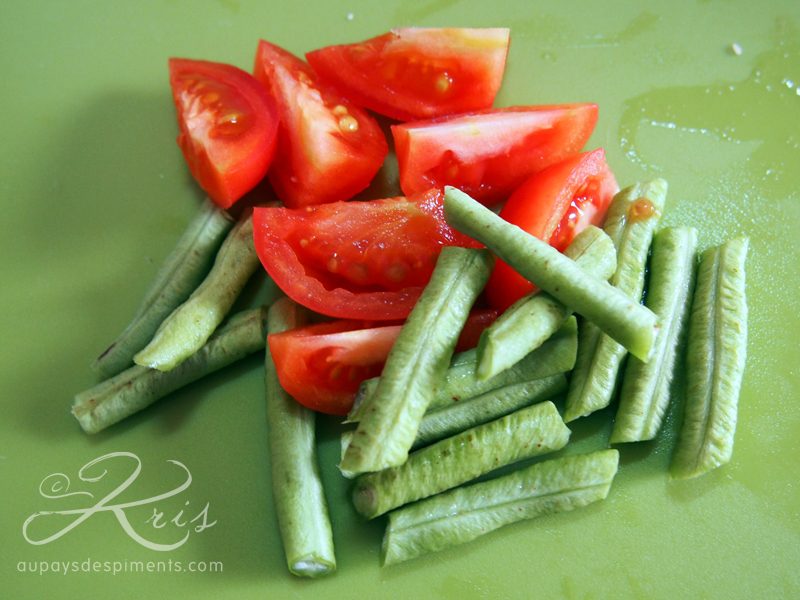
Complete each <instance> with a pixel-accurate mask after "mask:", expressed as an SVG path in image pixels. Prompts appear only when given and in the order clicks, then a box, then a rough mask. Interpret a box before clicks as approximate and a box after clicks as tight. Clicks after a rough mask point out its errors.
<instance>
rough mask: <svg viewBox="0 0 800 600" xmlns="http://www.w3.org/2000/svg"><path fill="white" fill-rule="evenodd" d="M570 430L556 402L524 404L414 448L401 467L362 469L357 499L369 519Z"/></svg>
mask: <svg viewBox="0 0 800 600" xmlns="http://www.w3.org/2000/svg"><path fill="white" fill-rule="evenodd" d="M569 434H570V431H569V429H567V427H566V425H564V422H563V421H562V420H561V416H560V415H559V414H558V410H557V409H556V407H555V404H553V403H552V402H543V403H542V404H537V405H535V406H530V407H528V408H523V409H522V410H518V411H516V412H514V413H511V414H510V415H506V416H505V417H502V418H500V419H497V420H495V421H491V422H489V423H485V424H484V425H479V426H478V427H473V428H472V429H467V430H466V431H462V432H461V433H459V434H457V435H454V436H453V437H449V438H447V439H444V440H441V441H440V442H437V443H435V444H432V445H430V446H428V447H426V448H423V449H422V450H417V451H416V452H412V453H411V454H410V455H409V456H408V460H407V461H406V462H405V463H403V464H402V465H400V466H399V467H393V468H391V469H384V470H383V471H379V472H377V473H368V474H366V475H362V476H361V477H359V478H358V479H357V480H356V483H355V487H354V489H353V504H354V505H355V508H356V510H357V511H358V512H359V513H361V514H362V515H363V516H365V517H367V518H368V519H371V518H373V517H377V516H378V515H382V514H383V513H385V512H388V511H390V510H392V509H394V508H397V507H398V506H402V505H404V504H408V503H409V502H414V501H415V500H419V499H420V498H427V497H428V496H432V495H434V494H438V493H439V492H443V491H445V490H449V489H450V488H453V487H455V486H457V485H460V484H462V483H465V482H467V481H471V480H473V479H475V478H476V477H479V476H481V475H483V474H484V473H488V472H490V471H493V470H495V469H498V468H500V467H502V466H505V465H508V464H512V463H515V462H517V461H520V460H523V459H526V458H531V457H533V456H538V455H540V454H546V453H548V452H553V451H555V450H559V449H561V448H563V447H564V446H565V445H566V444H567V441H568V440H569Z"/></svg>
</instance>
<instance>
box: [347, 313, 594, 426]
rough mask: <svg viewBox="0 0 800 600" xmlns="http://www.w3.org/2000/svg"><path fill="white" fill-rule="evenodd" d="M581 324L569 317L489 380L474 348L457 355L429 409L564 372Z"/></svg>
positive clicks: (352, 418)
mask: <svg viewBox="0 0 800 600" xmlns="http://www.w3.org/2000/svg"><path fill="white" fill-rule="evenodd" d="M577 331H578V326H577V323H576V321H575V318H574V317H570V318H568V319H567V320H566V321H565V322H564V324H563V325H562V326H561V328H560V329H559V330H558V331H557V332H556V333H555V334H554V335H553V336H551V337H550V339H549V340H547V341H546V342H545V343H544V344H542V345H541V346H540V347H539V348H538V349H536V350H534V351H533V352H530V353H529V354H528V355H527V356H526V357H525V358H523V359H522V360H520V361H518V362H517V363H516V364H515V365H514V366H513V367H511V368H509V369H506V370H505V371H502V372H500V373H498V374H497V375H495V376H494V377H492V378H490V379H486V380H482V379H479V378H478V376H477V372H476V371H477V367H478V365H477V351H476V350H475V349H474V348H473V349H471V350H467V351H466V352H460V353H458V354H456V355H455V356H454V357H453V360H452V362H451V363H450V368H449V369H448V370H447V372H446V373H445V375H444V377H443V378H442V380H441V381H440V382H439V383H438V384H437V386H436V389H435V390H434V395H433V399H432V400H431V403H430V405H429V406H428V411H434V410H439V409H441V408H447V407H449V406H452V405H453V404H457V403H460V402H462V401H464V400H466V399H469V398H474V397H476V396H480V395H481V394H485V393H488V392H491V391H493V390H497V389H500V388H503V387H505V386H510V385H515V384H520V383H525V382H528V381H533V380H536V379H541V378H542V377H549V376H551V375H555V374H557V373H564V372H566V371H569V370H570V369H572V367H573V366H574V365H575V355H576V353H577V350H578V337H577ZM378 381H380V378H379V377H375V378H373V379H368V380H367V381H365V382H364V383H363V384H362V385H361V388H360V389H359V391H358V393H357V394H356V401H355V403H354V404H353V410H352V411H351V412H350V414H349V415H348V417H347V418H348V421H349V422H353V423H354V422H357V421H359V420H360V419H361V416H362V415H363V414H364V412H365V411H366V409H367V407H368V406H369V403H370V402H371V401H372V394H373V393H374V389H375V387H377V385H378Z"/></svg>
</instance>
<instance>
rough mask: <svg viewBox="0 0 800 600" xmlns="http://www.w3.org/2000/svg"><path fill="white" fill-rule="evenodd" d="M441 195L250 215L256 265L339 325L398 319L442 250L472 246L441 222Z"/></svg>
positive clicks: (437, 192)
mask: <svg viewBox="0 0 800 600" xmlns="http://www.w3.org/2000/svg"><path fill="white" fill-rule="evenodd" d="M443 202H444V193H443V191H442V190H441V189H433V190H429V191H428V192H425V193H423V194H418V195H416V196H414V197H412V198H408V199H406V198H403V197H399V198H388V199H383V200H370V201H366V202H334V203H331V204H320V205H318V206H309V207H306V208H304V209H289V208H283V207H271V208H266V207H259V208H256V209H255V211H254V213H253V225H254V239H255V246H256V251H257V252H258V256H259V258H260V259H261V263H262V264H263V265H264V268H265V269H266V270H267V272H268V273H269V275H270V277H272V279H273V280H274V281H275V283H276V284H277V285H278V286H279V287H280V288H281V289H282V290H283V291H284V293H286V295H287V296H289V297H290V298H292V299H293V300H295V301H296V302H298V303H300V304H302V305H304V306H307V307H308V308H310V309H312V310H314V311H317V312H319V313H322V314H325V315H330V316H333V317H339V318H344V319H367V320H389V319H404V318H405V317H406V316H408V313H409V312H410V311H411V308H412V307H413V306H414V303H415V302H416V301H417V298H418V297H419V295H420V293H421V292H422V288H423V287H424V286H425V284H426V283H427V282H428V279H430V276H431V272H432V271H433V267H434V265H435V263H436V259H437V257H438V256H439V252H440V251H441V249H442V247H443V246H446V245H447V246H466V247H478V245H477V243H476V242H475V241H473V240H471V239H470V238H468V237H466V236H464V235H462V234H460V233H458V232H456V231H455V230H453V229H452V228H450V226H449V225H448V224H447V222H446V221H445V218H444V208H443Z"/></svg>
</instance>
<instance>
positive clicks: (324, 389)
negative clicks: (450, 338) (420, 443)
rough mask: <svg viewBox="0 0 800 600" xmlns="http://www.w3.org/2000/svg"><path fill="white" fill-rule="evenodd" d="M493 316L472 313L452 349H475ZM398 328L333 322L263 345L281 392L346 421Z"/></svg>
mask: <svg viewBox="0 0 800 600" xmlns="http://www.w3.org/2000/svg"><path fill="white" fill-rule="evenodd" d="M496 318H497V311H495V310H492V309H483V310H479V311H474V312H473V313H472V314H471V315H470V316H469V318H468V319H467V322H466V324H465V325H464V329H463V331H462V332H461V338H460V340H459V344H458V347H457V349H458V350H462V349H467V348H471V347H473V346H475V345H476V344H477V342H478V338H479V337H480V334H481V332H482V331H483V330H484V329H485V328H486V327H488V326H489V325H490V324H491V323H492V322H493V321H494V320H495V319H496ZM401 328H402V325H401V324H391V325H379V326H375V325H374V324H371V323H369V322H364V321H352V320H345V321H333V322H330V323H320V324H316V325H309V326H307V327H302V328H299V329H292V330H289V331H285V332H283V333H276V334H271V335H269V336H268V338H267V340H268V343H269V349H270V354H271V355H272V359H273V361H274V362H275V369H276V372H277V375H278V380H279V381H280V384H281V387H282V388H283V389H284V390H286V392H287V393H288V394H289V395H290V396H292V397H293V398H294V399H295V400H297V401H298V402H299V403H300V404H302V405H303V406H306V407H308V408H311V409H313V410H316V411H319V412H323V413H327V414H333V415H346V414H347V413H348V412H349V411H350V409H351V408H352V406H353V399H354V396H355V393H356V392H357V391H358V387H359V385H361V382H362V381H364V380H365V379H369V378H371V377H377V376H378V375H380V373H381V371H382V370H383V364H384V363H385V362H386V357H387V356H388V355H389V351H390V350H391V349H392V346H393V345H394V342H395V340H396V339H397V336H398V335H400V330H401Z"/></svg>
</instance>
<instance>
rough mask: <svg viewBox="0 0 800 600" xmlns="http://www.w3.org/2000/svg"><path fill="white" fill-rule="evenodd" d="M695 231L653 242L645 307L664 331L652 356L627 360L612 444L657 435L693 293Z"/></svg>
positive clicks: (669, 233) (666, 233)
mask: <svg viewBox="0 0 800 600" xmlns="http://www.w3.org/2000/svg"><path fill="white" fill-rule="evenodd" d="M696 251H697V230H696V229H693V228H691V227H680V228H670V229H662V230H661V231H659V232H658V233H656V235H655V238H654V239H653V255H652V258H651V260H650V281H649V283H648V285H647V303H646V304H647V306H648V307H649V308H650V309H651V310H652V311H653V312H654V313H656V314H657V315H658V318H659V320H660V321H661V329H660V331H659V333H658V337H657V338H656V346H655V350H654V352H653V357H652V358H651V359H650V360H649V361H648V362H646V363H643V362H642V361H640V360H639V359H638V358H635V357H633V356H631V357H629V358H628V362H627V365H626V367H625V375H624V377H623V380H622V389H621V391H620V400H619V408H618V409H617V418H616V419H615V421H614V429H613V431H612V432H611V443H612V444H617V443H621V442H638V441H642V440H651V439H653V438H654V437H655V436H656V433H658V430H659V428H660V427H661V422H662V420H663V418H664V413H665V412H666V410H667V406H668V405H669V399H670V384H671V383H672V378H673V374H674V368H675V354H676V350H677V346H678V340H679V339H680V338H681V334H682V331H683V330H684V329H685V326H686V317H687V316H688V314H689V303H690V301H691V294H692V290H693V288H694V272H695V263H696Z"/></svg>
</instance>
